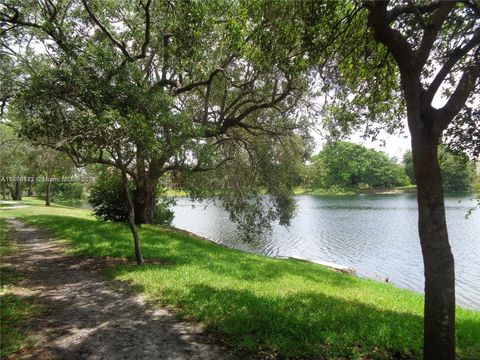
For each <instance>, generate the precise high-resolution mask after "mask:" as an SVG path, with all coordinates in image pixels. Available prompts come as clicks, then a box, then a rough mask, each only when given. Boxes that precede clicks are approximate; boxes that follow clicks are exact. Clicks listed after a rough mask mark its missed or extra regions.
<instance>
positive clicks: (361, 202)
mask: <svg viewBox="0 0 480 360" xmlns="http://www.w3.org/2000/svg"><path fill="white" fill-rule="evenodd" d="M296 200H297V206H298V212H297V215H296V217H295V218H294V219H293V221H292V224H291V226H290V227H289V228H285V227H282V226H278V225H277V226H274V229H273V233H272V234H271V235H269V236H267V237H266V238H265V239H263V240H261V241H260V242H259V244H258V245H256V246H255V248H252V247H250V248H248V247H247V246H245V244H242V243H241V242H240V241H239V240H238V237H237V232H236V228H235V225H234V224H232V223H231V222H230V221H229V219H228V214H227V213H226V212H225V211H224V210H223V208H221V207H220V206H216V205H207V206H206V207H205V206H204V205H202V204H199V203H195V204H196V206H195V207H192V204H193V203H192V202H191V201H190V200H188V199H186V198H179V199H177V205H176V206H175V207H174V211H175V220H174V226H176V227H179V228H182V229H186V230H188V231H191V232H194V233H197V234H199V235H202V236H205V237H208V238H210V239H213V240H215V241H217V242H219V243H223V244H225V245H228V246H231V247H237V248H243V249H246V250H253V251H256V252H259V253H262V254H265V255H269V256H299V257H305V258H310V259H316V260H324V261H330V262H334V263H337V264H340V265H346V266H350V267H353V268H355V269H356V270H357V274H358V275H360V276H365V277H369V278H373V279H380V280H384V279H386V278H388V279H389V281H390V282H392V283H394V284H396V285H398V286H400V287H404V288H408V289H413V290H416V291H420V292H421V291H423V264H422V256H421V251H420V244H419V240H418V232H417V203H416V197H415V195H413V194H403V195H370V196H369V195H357V196H351V197H328V198H327V197H315V196H310V195H301V196H297V197H296ZM473 205H474V202H473V201H472V200H469V199H468V198H454V197H451V198H447V199H446V209H447V223H448V229H449V235H450V242H451V245H452V249H453V254H454V256H455V265H456V279H457V282H456V287H457V288H456V292H457V302H458V303H459V304H461V305H463V306H466V307H470V308H474V309H477V310H480V211H476V212H474V213H473V214H472V216H471V217H470V218H469V219H468V220H467V219H465V214H466V211H467V210H468V209H469V208H470V207H472V206H473Z"/></svg>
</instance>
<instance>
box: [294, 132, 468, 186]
mask: <svg viewBox="0 0 480 360" xmlns="http://www.w3.org/2000/svg"><path fill="white" fill-rule="evenodd" d="M438 160H439V163H440V167H441V172H442V179H443V186H444V191H445V192H447V193H458V192H469V191H472V190H473V189H474V188H475V165H474V162H473V161H471V160H470V159H469V158H468V157H467V156H466V155H465V154H463V153H461V152H455V153H454V152H452V151H450V150H448V149H446V148H445V147H443V146H441V147H440V149H439V154H438ZM415 184H416V181H415V175H414V172H413V161H412V152H411V151H410V150H409V151H407V152H406V153H405V155H404V156H403V162H402V163H399V162H398V161H397V159H395V158H390V157H389V156H387V155H386V154H385V153H384V152H382V151H377V150H373V149H368V148H366V147H364V146H362V145H358V144H354V143H351V142H346V141H337V142H332V143H329V144H327V145H326V146H325V147H324V148H323V149H322V150H321V151H320V152H319V153H318V154H317V155H315V156H313V158H312V161H311V163H310V164H308V165H306V166H305V171H304V174H303V184H302V186H303V187H304V188H307V189H313V190H318V189H323V190H329V189H332V190H336V191H338V190H341V189H362V188H386V189H388V188H393V187H398V186H408V185H415Z"/></svg>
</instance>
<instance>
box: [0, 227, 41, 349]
mask: <svg viewBox="0 0 480 360" xmlns="http://www.w3.org/2000/svg"><path fill="white" fill-rule="evenodd" d="M0 229H1V230H0V231H1V232H0V256H5V255H10V254H13V253H15V252H16V251H17V249H16V248H15V247H14V246H12V245H11V244H9V242H8V240H7V232H8V229H7V227H6V223H5V219H3V218H0ZM2 263H3V262H2ZM19 278H20V276H19V275H18V274H17V273H16V272H14V271H13V270H12V269H11V268H10V267H8V266H6V265H3V264H2V265H1V266H0V344H1V346H0V356H1V357H6V356H8V355H10V354H12V353H15V352H18V351H20V350H23V349H26V348H29V347H31V346H33V345H34V341H33V339H32V338H30V337H29V336H27V335H25V333H24V332H23V331H22V326H23V325H24V324H25V323H26V322H27V321H28V320H30V319H31V317H32V316H34V315H35V314H36V313H37V307H36V306H35V305H34V302H33V300H32V299H26V298H22V297H20V296H17V295H15V294H13V293H11V291H10V290H9V287H10V285H11V284H13V283H15V282H16V281H18V280H19Z"/></svg>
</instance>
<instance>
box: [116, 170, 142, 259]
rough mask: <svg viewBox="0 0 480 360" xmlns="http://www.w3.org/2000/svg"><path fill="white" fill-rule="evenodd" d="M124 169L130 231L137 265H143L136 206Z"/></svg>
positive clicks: (123, 176)
mask: <svg viewBox="0 0 480 360" xmlns="http://www.w3.org/2000/svg"><path fill="white" fill-rule="evenodd" d="M121 171H122V183H123V190H124V191H125V194H126V197H127V203H128V215H127V220H128V225H129V227H130V231H131V232H132V236H133V243H134V249H135V258H136V260H137V265H142V264H143V263H144V259H143V255H142V249H141V246H140V237H139V236H138V232H137V226H136V225H135V208H134V206H133V202H132V197H131V196H130V192H129V191H128V177H127V172H126V170H125V168H124V167H122V168H121Z"/></svg>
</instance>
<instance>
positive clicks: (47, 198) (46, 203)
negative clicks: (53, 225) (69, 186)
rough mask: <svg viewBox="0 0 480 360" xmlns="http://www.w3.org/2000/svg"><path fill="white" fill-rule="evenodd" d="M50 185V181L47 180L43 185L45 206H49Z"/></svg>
mask: <svg viewBox="0 0 480 360" xmlns="http://www.w3.org/2000/svg"><path fill="white" fill-rule="evenodd" d="M51 186H52V183H51V182H50V179H47V182H46V183H45V206H50V205H51V204H50V189H51Z"/></svg>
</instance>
